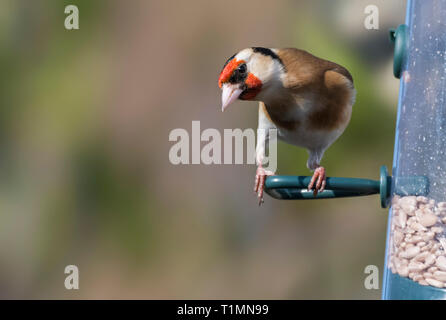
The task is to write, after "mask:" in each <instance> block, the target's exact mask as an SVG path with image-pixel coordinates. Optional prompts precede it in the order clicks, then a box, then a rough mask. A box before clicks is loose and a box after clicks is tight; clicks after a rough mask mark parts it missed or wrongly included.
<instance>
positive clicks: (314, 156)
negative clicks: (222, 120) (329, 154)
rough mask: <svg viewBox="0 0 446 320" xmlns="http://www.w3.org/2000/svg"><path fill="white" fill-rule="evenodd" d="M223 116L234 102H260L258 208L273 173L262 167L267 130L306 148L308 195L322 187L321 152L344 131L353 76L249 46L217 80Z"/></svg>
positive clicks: (303, 55) (308, 58)
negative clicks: (267, 179) (309, 177)
mask: <svg viewBox="0 0 446 320" xmlns="http://www.w3.org/2000/svg"><path fill="white" fill-rule="evenodd" d="M218 85H219V87H220V88H221V90H222V111H225V110H226V108H227V107H228V106H229V105H231V104H232V103H233V102H234V101H236V100H247V101H258V102H259V105H258V129H262V130H261V131H258V132H265V134H263V135H258V137H257V145H256V164H257V170H256V175H255V181H254V192H255V193H256V195H257V198H258V201H259V205H261V204H262V203H263V202H264V200H263V194H264V188H265V180H266V178H267V177H268V176H272V175H275V172H272V171H270V170H266V169H265V168H264V167H263V161H264V158H265V146H266V143H267V142H268V140H269V134H268V132H270V131H269V130H270V129H276V130H277V131H276V132H277V137H278V139H279V140H282V141H284V142H286V143H288V144H291V145H294V146H297V147H301V148H305V149H307V151H308V154H309V157H308V160H307V163H306V165H307V168H308V169H309V170H311V171H313V175H312V177H311V180H310V183H309V184H308V187H307V188H308V190H309V191H310V190H313V194H314V196H316V195H317V193H318V192H323V191H324V190H325V187H326V170H325V168H324V167H323V166H321V160H322V157H323V155H324V152H325V151H326V150H327V148H328V147H329V146H331V145H332V144H333V142H335V141H336V140H337V139H338V138H339V137H340V136H341V134H342V133H343V132H344V130H345V129H346V127H347V126H348V124H349V122H350V119H351V114H352V107H353V105H354V103H355V99H356V90H355V87H354V84H353V77H352V75H351V74H350V72H349V71H348V70H347V69H346V68H345V67H343V66H341V65H339V64H337V63H334V62H331V61H329V60H325V59H322V58H319V57H316V56H315V55H313V54H311V53H309V52H307V51H305V50H301V49H297V48H283V49H276V48H265V47H250V48H246V49H243V50H241V51H239V52H238V53H236V54H234V55H232V56H231V57H230V58H229V59H227V61H226V63H225V64H224V66H223V68H222V71H221V73H220V75H219V78H218Z"/></svg>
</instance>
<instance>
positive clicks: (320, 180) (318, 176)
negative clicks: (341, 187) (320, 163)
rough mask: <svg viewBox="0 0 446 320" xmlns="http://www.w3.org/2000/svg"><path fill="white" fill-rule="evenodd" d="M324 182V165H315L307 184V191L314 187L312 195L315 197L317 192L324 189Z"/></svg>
mask: <svg viewBox="0 0 446 320" xmlns="http://www.w3.org/2000/svg"><path fill="white" fill-rule="evenodd" d="M326 183H327V182H326V176H325V169H324V167H317V168H316V170H314V173H313V177H312V178H311V181H310V183H309V184H308V191H310V190H312V189H313V187H314V191H313V195H314V196H315V197H316V196H317V193H318V192H322V191H324V190H325V184H326ZM315 184H316V185H315Z"/></svg>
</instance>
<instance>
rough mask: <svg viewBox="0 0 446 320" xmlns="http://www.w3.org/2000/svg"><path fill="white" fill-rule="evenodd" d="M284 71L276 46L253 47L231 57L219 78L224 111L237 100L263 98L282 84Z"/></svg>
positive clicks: (259, 99)
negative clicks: (270, 47)
mask: <svg viewBox="0 0 446 320" xmlns="http://www.w3.org/2000/svg"><path fill="white" fill-rule="evenodd" d="M283 73H284V66H283V62H282V60H281V59H280V58H279V56H278V55H277V50H276V49H268V48H262V47H253V48H247V49H243V50H242V51H240V52H238V53H237V54H235V55H233V56H232V57H230V58H229V59H228V60H227V61H226V63H225V65H224V66H223V70H222V71H221V73H220V77H219V79H218V85H219V86H220V88H221V89H222V91H223V92H222V111H224V110H225V109H226V107H227V106H228V105H230V104H231V103H232V102H234V101H235V100H237V99H240V100H258V101H262V100H263V98H265V97H266V96H267V95H268V94H270V90H272V89H274V87H276V86H280V85H281V80H280V79H281V76H282V74H283Z"/></svg>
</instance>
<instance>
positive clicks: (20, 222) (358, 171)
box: [0, 0, 405, 299]
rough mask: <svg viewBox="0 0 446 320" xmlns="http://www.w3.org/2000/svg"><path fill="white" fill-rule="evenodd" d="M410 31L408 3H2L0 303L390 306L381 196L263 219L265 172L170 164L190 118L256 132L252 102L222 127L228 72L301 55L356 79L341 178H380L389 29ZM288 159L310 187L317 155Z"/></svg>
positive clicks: (288, 169)
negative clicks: (70, 278)
mask: <svg viewBox="0 0 446 320" xmlns="http://www.w3.org/2000/svg"><path fill="white" fill-rule="evenodd" d="M68 4H76V5H77V6H78V8H79V11H80V29H79V30H74V31H68V30H65V28H64V20H65V17H66V15H65V14H64V7H65V6H66V5H68ZM369 4H374V5H376V6H377V7H378V8H379V10H380V11H379V14H380V15H379V18H380V19H379V30H367V29H365V27H364V19H365V17H366V14H365V13H364V8H365V7H366V6H367V5H369ZM404 16H405V2H404V1H403V0H393V1H385V0H381V1H369V0H367V1H362V0H361V1H357V0H355V1H353V0H337V1H333V0H325V1H322V0H318V1H291V0H278V1H251V0H250V1H240V0H239V1H233V0H226V1H206V0H190V1H137V0H132V1H124V0H122V1H116V0H115V1H112V0H110V1H109V0H107V1H105V0H96V1H89V0H85V1H76V0H70V1H62V0H57V1H56V0H54V1H49V0H38V1H28V0H0V69H1V74H0V150H1V151H0V176H1V179H0V298H51V299H52V298H63V299H78V298H87V299H89V298H123V299H127V298H148V299H151V298H159V299H161V298H176V299H207V298H221V299H226V298H233V299H248V298H251V299H257V298H264V299H302V298H306V299H314V298H322V299H330V298H332V299H344V298H353V299H375V298H379V297H380V292H381V290H366V289H365V288H364V279H365V277H366V274H364V268H365V267H366V266H367V265H370V264H372V265H377V266H378V267H379V268H380V271H381V274H380V279H381V278H382V271H383V263H384V250H385V231H386V223H387V211H386V210H383V209H381V208H380V206H379V199H378V197H377V196H371V197H363V198H351V199H339V200H321V201H278V200H274V199H272V198H270V197H268V196H267V197H266V198H265V204H264V206H262V207H260V208H259V207H258V206H257V203H256V197H255V195H254V194H253V192H252V185H253V180H254V174H255V166H253V165H209V166H206V165H179V166H174V165H172V164H170V162H169V158H168V152H169V149H170V147H171V146H172V145H173V142H169V140H168V136H169V132H170V131H171V130H172V129H175V128H185V129H186V130H188V131H189V132H190V130H191V122H192V120H200V121H201V128H202V130H204V129H206V128H217V129H219V130H223V129H224V128H256V126H257V103H255V102H237V103H235V104H234V105H233V106H231V108H229V109H228V112H225V113H221V111H220V99H221V98H220V89H219V88H218V86H217V78H218V75H219V72H220V70H221V67H222V65H223V63H224V62H225V61H226V59H227V58H228V57H229V56H231V55H232V54H233V53H235V52H237V51H238V50H240V49H242V48H245V47H249V46H264V47H276V48H280V47H298V48H302V49H305V50H307V51H310V52H311V53H313V54H315V55H317V56H320V57H322V58H326V59H329V60H332V61H334V62H337V63H339V64H341V65H344V66H345V67H347V68H348V69H349V70H350V72H351V73H352V75H353V78H354V80H355V86H356V89H357V92H358V94H357V99H356V100H357V102H356V104H355V106H354V108H353V115H352V120H351V124H350V126H349V127H348V128H347V130H346V131H345V133H344V134H343V135H342V136H341V138H340V139H339V140H338V141H337V142H336V143H335V144H334V145H333V146H332V147H330V148H329V149H328V151H327V152H326V154H325V157H324V159H323V162H322V163H323V165H325V167H326V168H327V171H328V175H329V176H346V177H364V178H372V179H377V178H378V175H379V167H380V165H387V166H388V167H389V168H391V163H392V155H393V144H394V126H395V114H396V105H397V95H398V84H399V82H398V80H397V79H395V78H394V77H393V74H392V53H393V48H392V46H391V44H390V42H389V40H388V28H390V27H396V26H397V25H399V24H400V23H403V22H404ZM278 158H279V164H278V173H281V174H300V175H309V174H310V172H309V171H308V169H307V168H306V166H305V163H306V159H307V153H306V151H305V150H300V149H298V148H296V147H293V146H289V145H286V144H283V143H280V144H279V155H278ZM69 264H74V265H77V266H78V267H79V272H80V289H79V290H71V291H68V290H66V289H65V287H64V280H65V276H66V275H65V274H64V268H65V266H67V265H69ZM380 288H381V283H380Z"/></svg>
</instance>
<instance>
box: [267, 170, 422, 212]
mask: <svg viewBox="0 0 446 320" xmlns="http://www.w3.org/2000/svg"><path fill="white" fill-rule="evenodd" d="M310 180H311V177H309V176H271V177H268V178H267V179H266V182H265V192H266V193H267V194H269V195H270V196H271V197H273V198H276V199H281V200H293V199H301V200H303V199H327V198H342V197H358V196H368V195H372V194H378V193H379V194H380V198H381V207H383V208H386V207H387V206H388V204H389V199H390V191H391V187H392V177H391V176H389V175H388V172H387V168H386V167H385V166H382V167H381V170H380V179H379V180H371V179H360V178H334V177H328V178H327V184H326V187H325V190H324V191H323V192H319V193H318V194H317V195H316V196H314V194H313V191H311V190H310V191H309V190H307V186H308V184H309V183H310ZM394 184H395V186H394V187H395V193H396V194H400V195H426V194H427V192H428V185H429V183H428V179H427V177H399V178H398V179H395V181H394Z"/></svg>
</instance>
